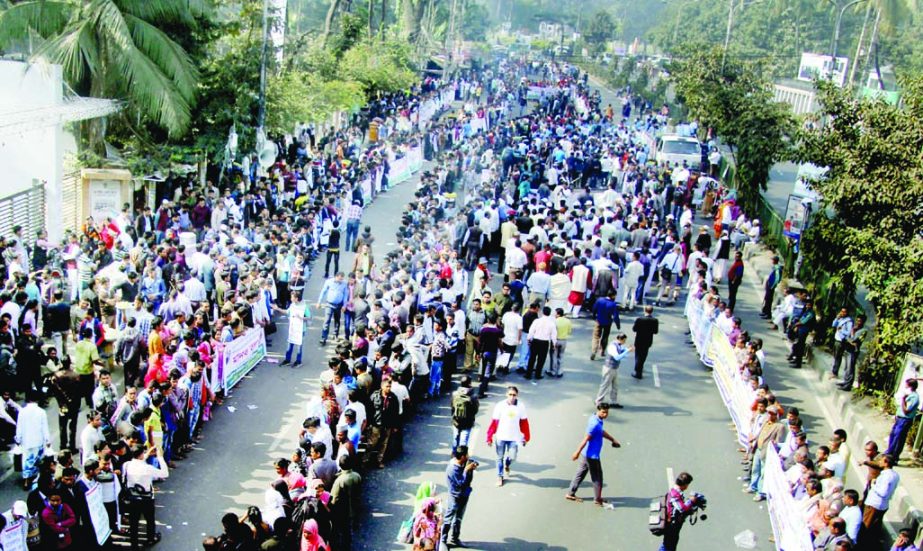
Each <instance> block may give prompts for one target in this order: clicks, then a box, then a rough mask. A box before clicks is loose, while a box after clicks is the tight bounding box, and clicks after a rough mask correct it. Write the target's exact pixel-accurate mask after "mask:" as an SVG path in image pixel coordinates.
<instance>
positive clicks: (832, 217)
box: [798, 76, 923, 392]
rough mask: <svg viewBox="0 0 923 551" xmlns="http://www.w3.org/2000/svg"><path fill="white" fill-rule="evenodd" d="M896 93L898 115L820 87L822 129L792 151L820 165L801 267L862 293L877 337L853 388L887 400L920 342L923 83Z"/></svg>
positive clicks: (905, 84)
mask: <svg viewBox="0 0 923 551" xmlns="http://www.w3.org/2000/svg"><path fill="white" fill-rule="evenodd" d="M901 86H902V89H903V91H904V93H903V99H904V106H903V108H898V107H894V106H890V105H887V104H885V103H883V102H872V101H860V100H856V99H853V98H852V97H850V95H849V94H848V93H847V92H845V91H843V90H840V89H837V88H835V87H833V86H831V85H830V84H827V83H822V84H821V85H820V88H819V99H820V102H821V106H822V109H821V112H820V114H819V115H818V119H819V120H820V119H823V121H824V124H823V125H822V126H821V125H818V126H815V127H814V128H813V129H809V130H805V131H803V132H802V133H801V135H800V136H799V138H800V139H799V143H800V147H799V148H798V156H799V157H800V158H801V160H803V161H808V162H812V163H815V164H817V165H818V166H826V167H829V171H828V172H827V174H826V177H825V178H823V179H822V180H820V181H818V182H816V183H815V188H816V189H817V191H818V192H819V193H820V194H821V195H822V197H823V202H824V206H825V207H826V209H825V212H824V214H821V215H818V216H816V217H815V218H816V221H815V223H814V225H813V227H812V228H811V229H809V231H808V232H807V233H806V235H805V238H804V243H803V247H804V254H805V264H806V265H811V266H813V267H814V268H815V269H817V270H824V271H826V272H828V273H829V274H830V275H832V276H833V277H834V278H837V279H840V280H843V281H849V282H855V284H856V285H860V286H862V287H864V288H866V289H868V291H869V294H868V298H869V300H870V301H871V302H872V304H873V305H874V308H875V313H876V323H877V326H876V329H877V331H876V336H875V338H874V340H873V341H872V343H871V345H870V346H869V347H868V354H867V360H866V366H865V370H864V372H863V376H862V377H861V378H860V380H862V382H863V385H864V386H865V387H867V388H870V389H874V390H884V391H887V392H889V391H890V390H891V389H893V388H894V383H895V380H896V379H895V378H896V376H897V373H898V370H899V368H900V365H901V362H902V360H903V356H904V354H905V353H906V352H908V351H909V350H910V349H911V348H912V347H914V346H917V345H919V344H920V342H921V340H923V262H921V261H920V259H921V258H923V235H921V233H920V231H921V230H920V228H921V227H923V223H921V220H923V210H921V207H920V205H923V159H921V157H920V148H921V145H923V124H921V122H920V121H921V120H923V77H920V76H916V77H913V78H904V79H902V80H901Z"/></svg>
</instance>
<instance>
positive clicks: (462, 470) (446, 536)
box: [442, 446, 478, 547]
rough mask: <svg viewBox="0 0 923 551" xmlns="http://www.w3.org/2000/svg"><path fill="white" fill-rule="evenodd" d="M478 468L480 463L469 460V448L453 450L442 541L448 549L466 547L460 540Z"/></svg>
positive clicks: (462, 447) (447, 478) (447, 470)
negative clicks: (475, 472) (472, 483)
mask: <svg viewBox="0 0 923 551" xmlns="http://www.w3.org/2000/svg"><path fill="white" fill-rule="evenodd" d="M477 468H478V462H477V461H474V460H469V459H468V446H458V447H457V448H455V449H454V450H452V459H451V460H450V461H449V466H448V467H446V470H445V476H446V485H447V486H448V487H449V499H448V503H447V504H446V512H445V517H443V522H442V541H443V543H444V544H445V545H446V546H447V547H464V545H463V544H462V543H461V542H460V541H459V539H458V538H459V536H460V533H461V523H462V519H463V518H464V517H465V508H467V507H468V497H469V496H470V495H471V481H472V480H473V479H474V470H475V469H477Z"/></svg>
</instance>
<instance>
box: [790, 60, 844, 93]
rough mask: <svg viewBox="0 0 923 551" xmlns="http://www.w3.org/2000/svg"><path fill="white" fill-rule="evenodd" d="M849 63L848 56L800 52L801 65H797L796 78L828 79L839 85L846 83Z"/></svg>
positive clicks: (806, 79)
mask: <svg viewBox="0 0 923 551" xmlns="http://www.w3.org/2000/svg"><path fill="white" fill-rule="evenodd" d="M848 65H849V58H848V57H837V58H836V59H833V57H831V56H829V55H823V54H811V53H807V52H805V53H803V54H801V65H799V67H798V80H803V81H807V82H812V81H814V80H815V79H820V80H829V81H831V82H833V83H834V84H836V85H837V86H839V87H841V88H842V87H843V85H844V84H846V68H847V66H848Z"/></svg>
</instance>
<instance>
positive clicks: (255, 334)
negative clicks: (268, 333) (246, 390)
mask: <svg viewBox="0 0 923 551" xmlns="http://www.w3.org/2000/svg"><path fill="white" fill-rule="evenodd" d="M222 356H223V361H222V364H221V366H222V368H223V373H222V377H223V379H222V388H224V390H225V392H227V391H229V390H231V389H232V388H234V385H236V384H237V383H239V382H240V380H241V379H243V378H244V376H245V375H246V374H247V373H250V370H251V369H253V368H254V367H256V364H258V363H260V360H262V359H263V358H264V357H265V356H266V338H265V336H264V335H263V328H262V327H256V328H253V329H249V330H248V331H247V332H246V333H244V334H243V335H241V336H239V337H237V338H236V339H234V340H233V341H231V342H229V343H225V345H224V353H223V354H222Z"/></svg>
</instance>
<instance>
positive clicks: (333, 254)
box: [324, 249, 340, 278]
mask: <svg viewBox="0 0 923 551" xmlns="http://www.w3.org/2000/svg"><path fill="white" fill-rule="evenodd" d="M331 259H332V260H333V273H337V272H339V271H340V249H327V261H326V262H324V277H325V278H326V277H328V275H327V274H329V273H330V260H331Z"/></svg>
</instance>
